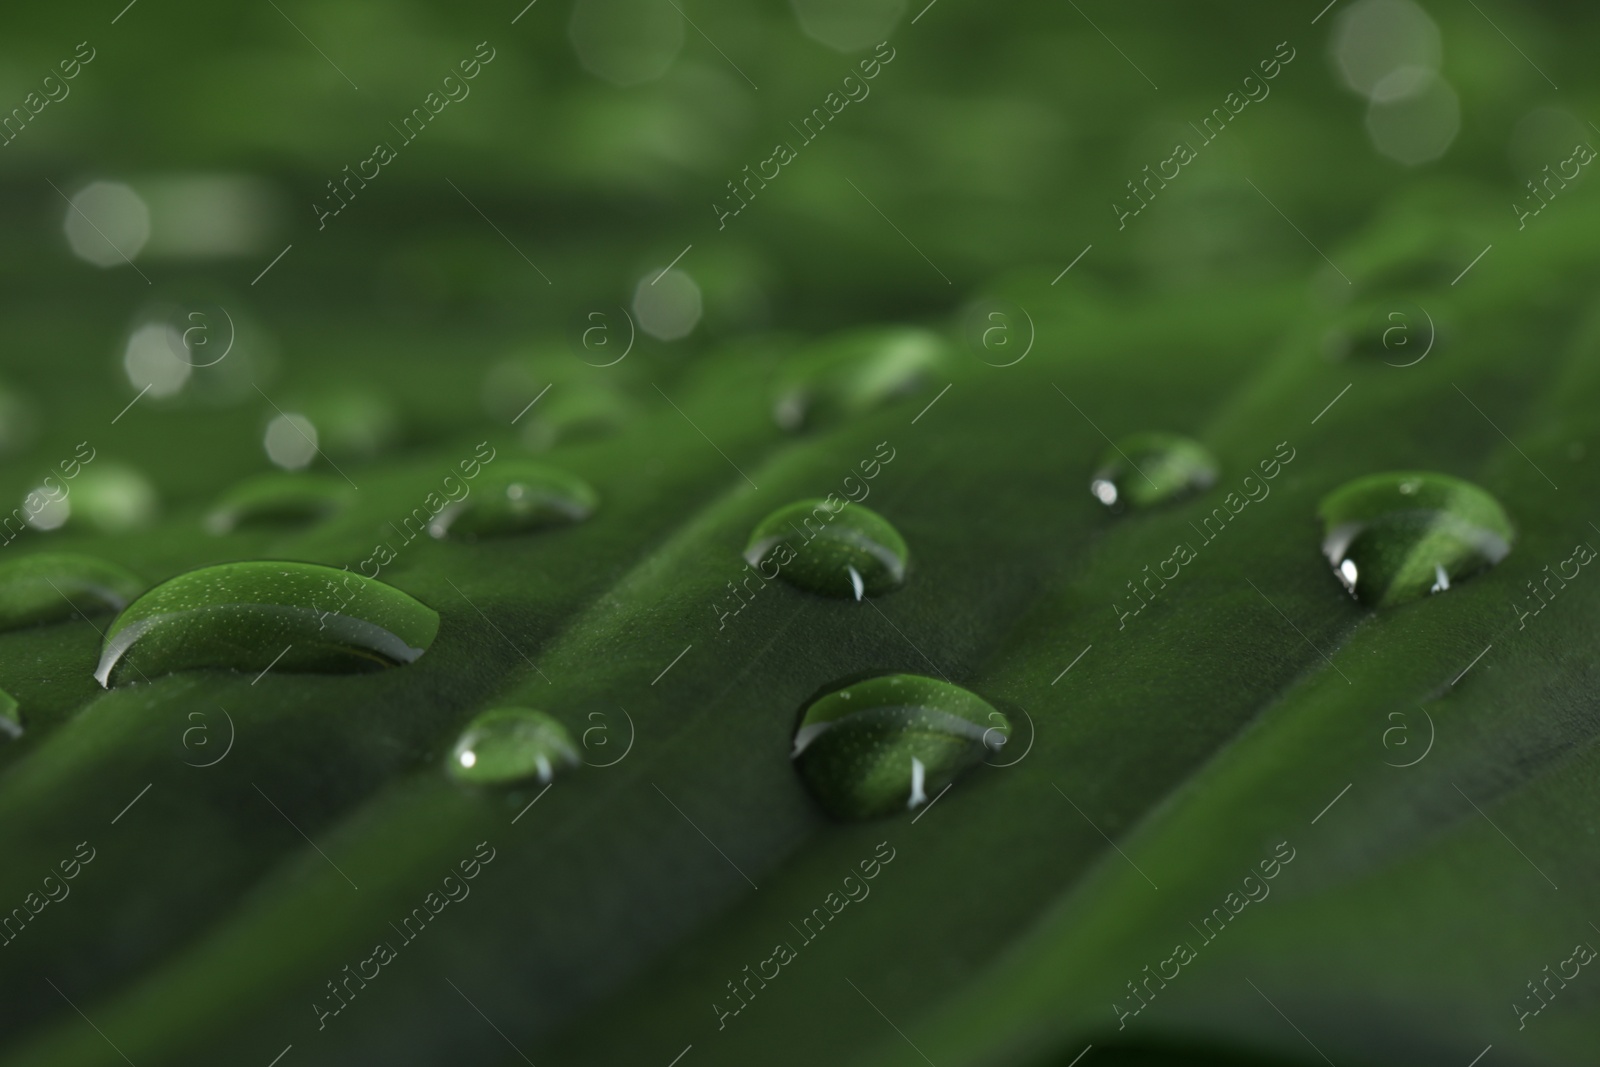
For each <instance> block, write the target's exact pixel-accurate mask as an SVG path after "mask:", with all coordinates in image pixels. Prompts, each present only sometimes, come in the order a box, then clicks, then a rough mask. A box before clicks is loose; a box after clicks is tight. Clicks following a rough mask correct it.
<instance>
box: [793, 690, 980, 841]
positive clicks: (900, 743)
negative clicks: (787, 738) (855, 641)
mask: <svg viewBox="0 0 1600 1067" xmlns="http://www.w3.org/2000/svg"><path fill="white" fill-rule="evenodd" d="M1010 729H1011V726H1010V723H1008V722H1007V721H1006V717H1005V716H1004V715H1002V714H1001V713H1000V712H998V711H996V710H995V709H994V708H993V707H992V706H990V705H989V703H988V702H987V701H985V700H983V699H982V698H981V697H979V696H977V695H976V694H974V693H971V692H968V691H967V690H965V689H962V688H961V687H960V686H956V685H951V684H950V683H948V682H941V681H939V680H938V679H935V678H925V677H922V676H920V675H915V674H890V675H885V676H884V677H881V678H872V679H869V680H868V681H864V682H857V683H855V684H854V685H850V686H847V687H845V688H843V689H838V690H835V691H834V692H832V693H829V694H828V695H826V696H824V697H822V698H821V699H819V700H817V701H816V702H814V703H813V704H812V705H811V706H810V707H808V708H806V712H805V715H804V717H803V718H802V719H801V720H800V727H799V729H798V730H796V731H795V735H794V750H793V752H791V753H790V756H791V758H792V759H793V760H794V763H795V767H796V769H797V770H799V772H800V777H801V778H802V779H803V780H804V781H805V783H806V786H807V788H809V789H810V790H811V794H812V795H813V796H814V797H816V799H817V801H818V803H820V804H821V805H822V806H823V807H824V808H826V809H827V811H828V813H829V814H831V815H833V816H834V817H836V818H840V819H871V818H875V817H877V816H880V815H890V814H893V813H895V812H899V811H909V810H914V809H916V808H918V807H921V806H922V805H924V804H927V803H930V802H932V801H933V800H934V799H936V798H937V797H938V795H939V793H940V791H941V790H943V789H944V788H945V786H947V785H948V784H949V783H950V782H952V781H953V780H954V779H955V778H956V776H957V775H958V774H960V773H961V772H962V771H963V770H965V769H966V768H968V767H970V766H971V765H972V764H974V763H978V762H980V761H981V760H983V758H984V757H985V756H986V755H988V754H990V753H992V752H995V751H998V750H999V749H1000V747H1001V746H1002V745H1004V744H1005V742H1006V738H1007V737H1008V735H1009V733H1010Z"/></svg>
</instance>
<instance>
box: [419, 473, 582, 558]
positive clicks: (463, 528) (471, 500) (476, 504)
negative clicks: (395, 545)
mask: <svg viewBox="0 0 1600 1067" xmlns="http://www.w3.org/2000/svg"><path fill="white" fill-rule="evenodd" d="M599 503H600V497H599V495H598V494H596V493H595V491H594V489H593V488H592V487H591V486H590V485H589V483H588V482H586V481H584V480H583V479H582V478H579V477H577V476H576V475H573V474H568V473H567V472H566V471H563V470H559V469H557V468H555V467H546V466H544V465H542V464H539V463H529V462H527V461H518V460H503V461H501V462H500V463H497V464H496V465H495V466H494V467H492V468H489V469H487V470H486V471H485V472H484V473H483V475H482V476H481V477H480V478H479V479H478V481H477V482H476V484H474V485H473V486H472V489H471V492H470V493H469V494H468V495H467V496H466V497H463V498H462V499H461V500H460V501H458V502H456V503H453V504H449V505H447V506H446V507H445V509H444V510H443V511H441V512H439V515H438V517H437V518H436V519H434V520H433V523H432V524H431V525H430V526H429V527H428V532H429V533H431V534H432V535H433V536H434V537H440V538H443V537H460V538H465V539H468V540H471V539H473V538H476V537H499V536H503V535H505V534H520V533H531V532H533V531H535V530H542V529H544V528H546V527H549V526H565V525H568V524H569V523H574V522H582V521H583V520H584V519H587V518H588V517H589V516H590V515H591V514H593V513H594V509H595V507H596V506H597V505H598V504H599Z"/></svg>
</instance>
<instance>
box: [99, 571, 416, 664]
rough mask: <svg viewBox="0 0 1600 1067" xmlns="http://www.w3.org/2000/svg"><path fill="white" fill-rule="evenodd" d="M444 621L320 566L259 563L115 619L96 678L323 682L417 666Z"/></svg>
mask: <svg viewBox="0 0 1600 1067" xmlns="http://www.w3.org/2000/svg"><path fill="white" fill-rule="evenodd" d="M438 632H439V616H438V613H436V612H435V611H434V610H433V609H432V608H430V607H428V606H427V605H426V604H423V603H421V602H419V601H417V600H415V599H413V598H412V597H410V596H408V595H407V594H405V593H402V592H401V591H400V590H398V589H396V588H394V587H393V586H390V585H385V584H384V583H383V582H379V581H375V580H373V579H371V578H366V577H363V576H361V575H359V574H355V573H353V572H351V571H347V570H340V569H338V568H335V567H324V566H321V565H319V564H314V563H289V562H279V561H273V560H258V561H251V562H247V563H223V564H220V565H218V566H214V567H202V568H200V569H199V570H193V571H189V572H187V573H186V574H180V575H178V576H177V577H176V578H171V579H169V580H167V581H165V582H162V583H161V584H160V585H158V586H156V587H155V588H153V589H151V590H150V591H149V592H148V593H145V594H144V595H143V596H141V597H140V598H139V599H138V600H135V601H134V602H133V603H132V604H130V605H128V607H127V608H126V609H125V610H124V611H123V612H122V614H120V615H118V616H117V618H116V620H115V621H114V622H113V623H112V624H111V627H110V629H108V630H107V631H106V638H105V644H104V646H103V647H102V650H101V653H100V664H99V666H98V667H97V668H96V669H95V678H96V679H97V680H98V681H99V682H100V684H101V685H103V686H106V687H107V688H110V687H111V685H113V684H117V685H121V684H123V683H126V682H128V681H131V680H141V679H149V678H154V677H156V676H157V675H162V674H171V673H173V672H175V671H184V670H198V669H204V668H218V669H224V670H236V671H246V672H260V673H262V674H264V673H265V672H266V671H267V670H268V669H271V670H272V671H274V672H280V673H282V672H288V673H293V672H312V673H326V674H343V673H354V672H357V671H368V670H378V669H381V668H383V667H394V666H399V665H401V664H405V663H411V662H412V661H414V660H415V659H416V658H417V657H418V656H421V655H422V654H423V652H425V651H426V650H427V648H428V646H429V645H431V644H432V643H433V639H434V636H435V635H436V634H438Z"/></svg>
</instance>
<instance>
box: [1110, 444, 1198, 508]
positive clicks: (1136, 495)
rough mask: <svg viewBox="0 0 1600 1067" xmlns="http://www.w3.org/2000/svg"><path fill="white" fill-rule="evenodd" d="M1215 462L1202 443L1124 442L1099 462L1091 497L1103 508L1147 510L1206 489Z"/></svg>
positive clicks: (1115, 446)
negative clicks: (1117, 507)
mask: <svg viewBox="0 0 1600 1067" xmlns="http://www.w3.org/2000/svg"><path fill="white" fill-rule="evenodd" d="M1216 480H1217V461H1216V459H1215V458H1214V457H1213V456H1212V455H1211V453H1210V451H1209V450H1207V449H1206V447H1205V446H1204V445H1202V444H1201V443H1200V442H1198V441H1195V440H1193V439H1192V438H1188V437H1182V436H1179V435H1178V434H1171V433H1136V434H1130V435H1128V436H1127V437H1124V438H1123V439H1122V440H1120V441H1118V442H1117V443H1116V444H1115V445H1113V446H1112V447H1111V448H1110V449H1109V450H1108V451H1107V452H1106V453H1105V454H1104V455H1103V456H1102V457H1101V459H1100V466H1099V468H1098V469H1097V470H1096V471H1095V473H1094V478H1093V479H1092V480H1091V481H1090V482H1089V492H1091V493H1092V494H1094V498H1095V499H1096V500H1098V501H1100V503H1102V504H1104V505H1105V506H1106V507H1116V506H1117V505H1119V504H1123V503H1127V504H1132V505H1133V506H1134V507H1140V508H1144V507H1151V506H1153V505H1155V504H1164V503H1166V502H1167V501H1169V500H1176V499H1177V498H1179V497H1181V496H1184V495H1185V494H1188V493H1192V492H1198V491H1199V490H1202V489H1206V488H1209V487H1210V486H1211V485H1212V484H1213V483H1215V482H1216Z"/></svg>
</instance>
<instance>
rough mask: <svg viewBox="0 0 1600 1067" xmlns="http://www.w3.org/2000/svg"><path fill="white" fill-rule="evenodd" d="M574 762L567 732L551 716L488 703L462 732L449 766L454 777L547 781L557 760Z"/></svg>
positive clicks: (495, 781)
mask: <svg viewBox="0 0 1600 1067" xmlns="http://www.w3.org/2000/svg"><path fill="white" fill-rule="evenodd" d="M577 763H578V750H577V747H576V746H575V745H573V743H572V737H571V735H570V734H568V733H567V729H566V727H564V726H562V725H561V724H560V723H559V722H557V721H556V720H555V719H554V718H552V717H550V716H549V715H547V714H545V713H544V712H542V711H534V710H533V709H531V708H492V709H490V710H489V711H485V712H483V713H482V714H480V715H478V716H477V717H475V718H474V719H473V720H472V721H471V722H470V723H468V724H467V728H466V729H465V730H463V731H462V732H461V737H460V738H459V739H458V740H457V741H456V743H455V747H454V748H453V749H451V751H450V761H449V770H450V775H451V777H453V778H455V780H456V781H458V782H466V783H469V784H471V785H508V784H510V783H512V782H519V781H523V780H524V779H528V778H537V779H538V780H539V781H540V782H548V781H550V779H551V778H552V777H554V776H555V771H556V766H557V765H558V764H565V765H567V766H576V765H577Z"/></svg>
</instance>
